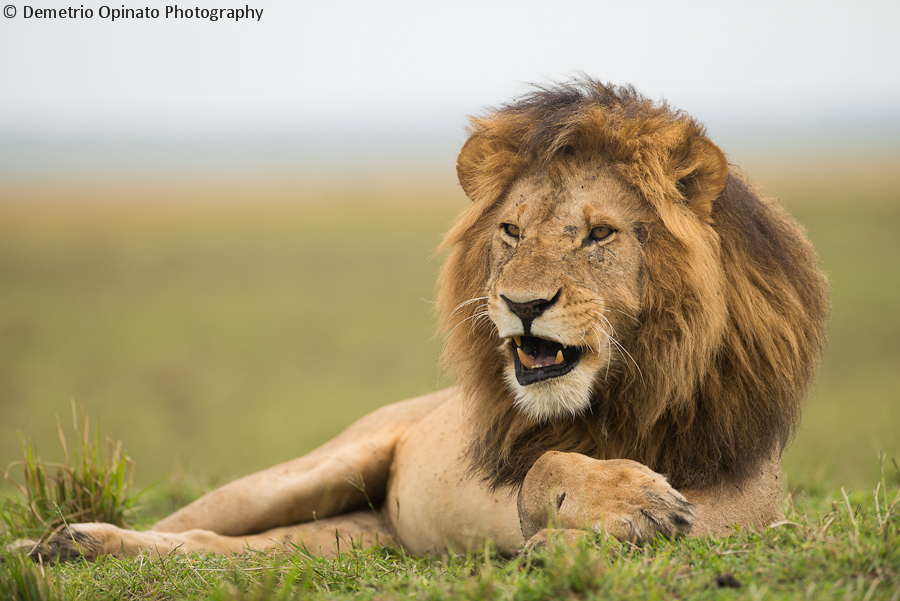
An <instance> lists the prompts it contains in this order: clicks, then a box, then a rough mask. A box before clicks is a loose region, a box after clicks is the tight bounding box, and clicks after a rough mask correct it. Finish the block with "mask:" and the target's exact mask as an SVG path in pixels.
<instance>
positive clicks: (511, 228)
mask: <svg viewBox="0 0 900 601" xmlns="http://www.w3.org/2000/svg"><path fill="white" fill-rule="evenodd" d="M503 232H504V233H505V234H506V235H507V236H510V237H511V238H518V237H519V226H518V225H513V224H512V223H504V224H503Z"/></svg>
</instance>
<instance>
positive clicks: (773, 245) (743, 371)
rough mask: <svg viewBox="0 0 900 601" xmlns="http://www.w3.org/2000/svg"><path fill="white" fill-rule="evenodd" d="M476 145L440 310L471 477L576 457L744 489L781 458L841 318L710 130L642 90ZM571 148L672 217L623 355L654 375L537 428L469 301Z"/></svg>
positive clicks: (571, 96) (581, 96)
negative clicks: (459, 395) (495, 247)
mask: <svg viewBox="0 0 900 601" xmlns="http://www.w3.org/2000/svg"><path fill="white" fill-rule="evenodd" d="M470 134H471V135H470V137H469V140H468V141H467V142H466V144H465V146H464V147H463V149H462V151H461V152H460V156H459V160H458V164H457V171H458V174H459V178H460V183H461V185H462V186H463V189H464V190H465V191H466V193H467V194H468V195H469V197H470V198H471V199H472V200H473V201H474V202H473V204H472V205H471V206H470V207H469V208H468V209H467V210H466V211H465V212H464V213H463V214H462V215H461V217H460V219H459V221H458V223H457V224H456V225H455V226H454V228H453V229H452V230H451V231H450V233H449V234H448V235H447V237H446V239H445V241H444V244H443V248H447V249H450V250H451V252H450V254H449V256H448V259H447V262H446V263H445V265H444V268H443V271H442V274H441V278H440V293H439V298H438V308H439V311H440V315H441V326H442V328H443V329H444V331H445V332H446V333H447V334H446V344H445V350H444V361H445V363H446V364H447V365H448V366H450V367H453V368H455V369H456V370H457V377H458V384H459V386H460V387H461V389H462V391H463V394H465V395H466V397H467V398H468V400H469V405H470V408H471V415H470V417H471V424H472V426H473V428H474V431H473V436H474V438H473V440H472V442H471V447H470V450H469V459H470V461H471V465H472V469H473V473H475V474H478V475H480V476H481V477H483V478H484V479H485V480H486V481H487V482H488V483H490V484H491V485H492V486H493V487H495V488H496V487H503V486H509V485H517V484H520V483H521V481H522V479H523V478H524V476H525V474H526V473H527V471H528V469H529V468H530V467H531V465H532V464H533V463H534V462H535V461H536V460H537V459H538V457H540V455H541V454H543V453H544V452H546V451H548V450H559V451H574V452H579V453H583V454H585V455H589V456H591V457H596V458H629V459H634V460H636V461H640V462H642V463H644V464H646V465H647V466H649V467H650V468H651V469H654V470H656V471H657V472H660V473H664V474H667V475H668V476H669V479H670V482H671V483H672V484H673V485H674V486H675V487H676V488H678V487H690V486H700V485H708V484H713V483H717V482H723V481H727V480H739V479H741V478H743V477H745V476H746V475H747V474H748V473H750V471H751V470H753V469H754V468H755V467H756V466H757V465H758V464H759V462H760V461H761V460H762V459H764V458H765V457H767V456H768V455H769V454H770V453H772V452H773V451H774V452H779V451H780V449H781V448H782V447H783V445H784V444H786V442H787V441H788V439H789V438H790V436H791V434H792V432H793V430H794V428H795V427H796V425H797V423H798V419H799V412H800V405H801V401H802V398H803V396H804V395H805V393H806V391H807V389H808V387H809V384H810V382H811V381H812V378H813V375H814V372H815V368H816V365H817V363H818V358H819V354H820V351H821V348H822V345H823V344H824V329H825V324H826V321H827V317H828V311H829V305H828V287H827V283H826V281H825V278H824V276H823V275H822V274H821V272H820V271H819V270H818V267H817V262H818V260H817V257H816V255H815V253H814V251H813V249H812V247H811V246H810V244H809V242H808V241H807V240H806V238H805V236H804V233H803V230H802V228H800V226H798V225H797V224H796V223H795V222H794V221H793V220H792V219H791V218H790V217H789V216H788V215H787V214H786V213H785V212H784V211H783V210H782V209H781V208H780V207H779V206H778V205H777V204H776V203H774V201H771V200H769V199H767V198H765V197H763V196H762V195H761V194H759V193H758V192H757V191H756V190H754V189H753V188H752V187H751V186H750V185H748V184H747V182H746V181H745V180H744V179H743V177H742V176H741V175H740V173H738V172H737V171H736V169H735V168H733V167H732V168H729V167H728V166H727V164H726V163H725V162H724V157H723V156H722V155H721V152H720V151H719V150H718V148H716V147H715V146H714V145H712V144H711V143H710V142H709V141H708V140H706V138H705V137H704V134H705V132H704V129H703V127H702V126H701V125H700V124H698V123H697V122H696V121H694V120H693V119H692V118H690V117H689V116H688V115H686V114H684V113H681V112H678V111H673V110H671V109H669V108H668V106H666V105H665V104H655V103H653V102H651V101H649V100H647V99H646V98H643V97H642V96H640V95H639V94H637V93H636V92H635V91H634V90H633V89H632V88H630V87H626V88H616V87H612V86H606V85H603V84H601V83H599V82H596V81H593V80H584V81H581V82H574V83H571V84H566V85H562V86H558V87H552V88H544V89H538V90H537V91H535V92H534V93H532V94H530V95H528V96H526V97H524V98H523V99H521V100H519V101H518V102H515V103H512V104H509V105H506V106H504V107H501V108H500V109H498V110H496V111H494V112H491V113H489V114H487V115H485V116H483V117H477V118H473V119H472V127H471V130H470ZM563 151H564V152H566V153H567V154H575V155H576V156H584V157H586V158H588V159H590V158H595V159H598V160H603V161H604V162H606V163H609V164H611V165H613V166H614V167H615V169H616V171H617V173H618V174H619V175H620V177H621V178H622V179H623V181H625V182H626V183H627V184H628V185H630V186H631V187H633V188H634V189H635V190H636V191H637V192H638V193H639V194H640V195H641V197H642V198H643V199H644V200H645V201H646V203H647V205H648V206H649V207H651V208H652V209H653V212H654V214H655V215H656V216H657V219H656V220H654V221H652V222H651V223H649V224H648V225H647V231H646V232H645V235H646V242H645V244H644V277H645V280H646V281H645V285H644V287H643V288H644V290H645V294H644V297H643V298H642V309H641V312H640V314H639V315H638V319H639V321H640V325H639V326H638V327H637V329H636V331H635V333H634V335H633V336H631V337H630V339H627V340H623V341H621V342H622V343H623V344H624V345H625V346H626V347H627V349H628V351H629V353H630V354H631V355H632V356H633V357H634V358H635V360H636V363H637V364H638V365H640V366H641V373H638V372H637V371H636V370H635V369H634V368H633V367H632V366H629V365H626V366H625V367H624V369H623V370H622V371H621V373H619V374H618V375H617V377H616V378H614V379H611V380H610V381H609V382H608V383H604V385H603V386H602V387H601V388H600V389H599V390H598V391H597V393H596V395H595V398H594V400H593V403H592V406H591V411H590V412H588V413H586V414H584V415H581V416H579V417H576V418H567V419H559V420H554V421H550V422H549V423H544V424H538V423H535V422H534V421H532V420H531V419H529V418H527V417H525V416H524V415H523V414H522V413H521V412H519V411H518V410H517V409H515V408H514V407H513V397H512V394H511V392H510V391H509V390H508V389H507V387H506V384H505V382H504V379H503V376H502V362H501V358H500V356H499V354H498V353H497V352H496V348H497V347H498V346H499V344H500V343H501V341H500V339H499V338H498V337H497V336H496V333H495V330H494V329H493V328H492V327H491V326H490V324H486V323H484V322H483V321H480V320H479V319H478V318H477V316H476V314H477V313H478V311H479V310H483V308H484V307H483V305H480V303H477V302H473V303H470V304H468V305H462V303H464V302H465V301H468V300H470V299H476V298H479V297H484V296H485V287H486V282H487V277H488V274H489V269H490V240H491V233H492V231H493V229H494V223H493V221H492V215H493V213H494V211H495V210H496V207H497V206H498V203H499V202H500V201H501V200H502V199H503V195H504V193H505V191H506V190H507V189H508V187H509V185H510V183H511V182H512V181H513V180H514V179H515V178H516V177H517V176H518V175H520V174H521V173H523V172H524V171H525V170H527V169H534V168H551V167H552V165H553V161H554V158H555V157H556V156H557V155H558V153H560V152H563ZM467 319H468V320H469V321H466V322H464V320H467ZM461 323H463V325H462V326H460V327H457V326H459V324H461Z"/></svg>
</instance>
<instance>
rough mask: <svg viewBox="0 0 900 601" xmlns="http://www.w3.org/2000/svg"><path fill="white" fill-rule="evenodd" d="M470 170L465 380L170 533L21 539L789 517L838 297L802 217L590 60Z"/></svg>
mask: <svg viewBox="0 0 900 601" xmlns="http://www.w3.org/2000/svg"><path fill="white" fill-rule="evenodd" d="M457 173H458V176H459V181H460V184H461V185H462V188H463V190H465V192H466V194H467V195H468V196H469V197H470V198H471V199H472V201H473V202H472V204H471V206H470V207H469V208H468V209H467V210H466V211H464V212H463V214H462V215H461V216H460V218H459V220H458V221H457V223H456V225H455V226H454V227H453V229H452V230H451V231H450V232H449V233H448V235H447V237H446V239H445V241H444V243H443V246H442V248H443V249H445V250H446V251H448V256H447V260H446V263H445V265H444V269H443V271H442V273H441V276H440V292H439V297H438V308H439V312H440V325H441V328H442V329H443V331H444V332H445V335H446V344H445V348H444V355H443V360H444V362H445V364H446V365H447V366H448V367H449V368H451V369H454V370H455V371H456V377H457V385H456V386H455V387H454V388H452V389H448V390H445V391H441V392H438V393H434V394H432V395H428V396H425V397H420V398H417V399H412V400H410V401H405V402H403V403H398V404H394V405H390V406H388V407H385V408H383V409H381V410H379V411H376V412H374V413H372V414H370V415H368V416H366V417H364V418H362V419H361V420H359V422H357V423H356V424H354V425H352V426H351V427H350V428H349V429H348V430H347V431H346V432H344V433H343V434H341V435H340V436H339V437H337V438H336V439H335V440H333V441H331V442H330V443H328V444H326V445H324V446H323V447H321V448H319V449H317V450H315V451H313V452H312V453H310V454H309V455H306V456H304V457H301V458H299V459H295V460H293V461H290V462H288V463H285V464H282V465H280V466H276V467H274V468H270V469H269V470H265V471H263V472H260V473H258V474H254V475H251V476H247V477H246V478H243V479H241V480H238V481H236V482H233V483H231V484H229V485H226V486H225V487H223V488H221V489H219V490H217V491H213V492H212V493H210V494H208V495H207V496H205V497H203V498H202V499H200V500H198V501H196V502H194V503H192V504H191V505H189V506H187V507H185V508H183V509H182V510H180V511H178V512H176V513H175V514H174V515H172V516H170V517H168V518H166V519H164V520H162V521H161V522H159V523H158V524H157V525H156V526H154V528H153V529H152V530H151V531H148V532H133V531H126V530H120V529H117V528H115V527H112V526H109V525H107V524H77V525H74V526H72V527H71V529H70V531H69V532H67V533H62V534H60V535H58V536H57V537H56V538H54V539H53V540H51V541H48V542H42V543H41V544H35V543H24V544H23V545H20V546H25V547H26V548H30V549H32V553H33V554H34V555H35V556H40V557H43V558H44V559H48V560H51V559H67V558H69V557H72V556H75V555H77V554H79V553H80V554H83V555H85V556H87V557H96V556H99V555H103V554H125V555H131V554H136V553H140V552H143V551H146V550H148V549H152V550H154V551H155V552H168V551H171V550H175V549H179V550H181V551H194V550H206V551H213V552H237V551H240V550H242V549H244V548H247V547H250V548H257V549H263V548H283V547H284V546H285V545H286V544H288V543H295V544H301V545H305V546H306V547H307V548H309V549H310V551H313V552H319V553H323V554H327V553H331V552H334V551H335V550H336V544H337V543H339V544H342V545H346V544H350V543H351V542H358V543H360V544H366V545H367V544H372V543H373V542H374V541H375V540H376V538H377V539H378V540H395V541H397V543H399V544H401V545H403V546H404V548H406V549H408V550H409V551H411V552H415V553H441V552H443V551H445V550H447V549H458V550H464V549H465V548H467V547H471V546H472V545H480V544H482V543H483V541H484V540H485V539H491V540H493V541H494V542H495V543H496V544H497V546H498V548H499V549H501V550H502V551H505V552H510V553H511V552H514V551H515V550H516V549H517V548H519V547H521V545H522V544H523V543H525V542H526V540H527V543H528V545H529V546H535V545H538V544H542V543H543V542H545V541H547V540H549V539H550V538H551V537H552V532H553V531H555V530H559V531H560V532H561V536H562V537H563V538H564V539H572V538H574V537H577V536H578V535H579V534H578V533H579V532H585V531H592V530H605V531H607V532H609V533H610V534H612V535H613V536H615V537H617V538H619V539H621V540H628V541H634V542H641V541H646V540H650V539H652V538H653V537H655V536H656V535H657V534H663V535H665V536H670V537H675V536H680V535H683V534H686V533H690V534H692V535H695V536H704V535H725V534H728V533H729V532H730V531H731V528H732V527H733V525H735V524H737V525H740V526H741V527H751V526H757V527H761V526H765V525H767V524H769V523H771V522H772V521H774V520H776V519H778V517H779V515H780V498H781V451H782V449H783V447H784V445H785V444H786V443H787V441H788V439H789V437H790V435H791V433H792V432H793V429H794V428H795V426H796V424H797V422H798V419H799V410H800V404H801V400H802V398H803V395H804V394H805V392H806V390H807V388H808V386H809V383H810V381H811V379H812V377H813V374H814V371H815V367H816V363H817V361H818V357H819V353H820V350H821V347H822V345H823V343H824V328H825V322H826V319H827V315H828V298H827V292H828V290H827V283H826V281H825V278H824V277H823V275H822V274H821V273H820V272H819V270H818V268H817V266H816V264H817V259H816V256H815V253H814V252H813V250H812V248H811V246H810V244H809V243H808V242H807V240H806V238H805V236H804V234H803V231H802V229H801V228H800V227H799V226H798V225H797V224H796V223H795V222H794V221H793V220H791V219H790V217H788V216H787V214H786V213H785V212H784V211H783V210H782V209H781V208H780V207H778V206H777V204H776V203H775V202H774V201H772V200H770V199H767V198H765V197H764V196H763V195H761V194H760V193H759V192H757V191H756V190H754V189H753V188H752V187H751V186H750V185H749V184H748V183H747V182H746V180H745V179H744V178H743V176H742V175H741V174H740V173H739V172H738V171H737V170H736V169H735V168H734V167H731V166H729V165H728V164H727V161H726V160H725V156H724V154H723V153H722V152H721V151H720V150H719V149H718V147H716V146H715V145H714V144H713V143H712V142H710V141H709V140H708V139H707V138H706V137H705V132H704V130H703V128H702V127H701V126H700V125H699V124H698V123H697V122H696V121H694V120H693V119H691V118H690V117H689V116H687V115H685V114H683V113H680V112H677V111H672V110H670V109H669V108H668V107H667V106H666V105H664V104H662V105H660V104H654V103H652V102H650V101H648V100H646V99H644V98H642V97H641V96H639V95H638V94H637V93H635V92H634V91H633V90H631V89H630V88H614V87H610V86H605V85H602V84H600V83H598V82H595V81H592V80H584V81H581V82H575V83H572V84H569V85H563V86H558V87H555V88H549V89H540V90H538V91H536V92H535V93H534V94H532V95H531V96H528V97H526V98H524V99H521V100H520V101H518V102H515V103H513V104H510V105H507V106H504V107H501V108H500V109H498V110H496V111H494V112H491V113H489V114H487V115H485V116H483V117H478V118H474V119H472V127H471V135H470V137H469V139H468V141H467V142H466V143H465V145H464V146H463V149H462V150H461V152H460V154H459V159H458V164H457ZM521 336H526V337H534V338H533V339H531V340H538V342H532V343H531V344H532V346H531V347H529V346H527V344H526V349H530V351H529V352H533V353H534V354H533V356H531V355H528V356H531V359H530V360H531V361H534V362H535V365H537V363H538V362H539V363H540V366H539V367H541V366H548V365H551V363H552V362H553V357H552V356H551V355H552V353H554V352H556V349H557V348H558V349H559V352H560V353H562V352H563V349H564V350H565V352H566V353H570V355H566V356H565V357H563V359H564V360H563V362H562V363H561V364H560V365H561V367H560V369H562V368H563V367H564V368H566V369H568V370H569V371H567V372H565V373H561V374H559V375H556V376H554V377H547V376H546V374H547V373H548V372H546V371H545V372H543V373H544V374H545V375H544V376H541V377H539V378H538V379H537V380H536V381H533V382H529V381H527V379H526V380H525V381H524V382H525V383H522V382H521V381H520V380H519V376H517V375H516V374H517V371H516V370H517V369H521V370H523V371H522V372H521V373H525V371H524V370H527V367H522V366H523V365H524V364H520V365H519V366H518V367H517V364H516V361H517V359H516V357H520V356H521V355H518V354H517V353H518V351H516V350H515V348H516V347H517V346H518V343H517V342H515V340H516V339H517V338H519V337H521ZM520 340H521V339H520ZM535 349H537V350H535ZM541 349H552V351H547V352H546V353H545V352H544V350H541ZM520 350H521V349H520ZM548 353H549V354H548ZM526 354H527V353H526ZM528 356H526V360H528ZM560 356H562V355H560ZM572 357H576V358H572ZM528 371H529V373H530V374H531V375H533V374H540V373H541V372H540V370H538V371H534V372H531V371H530V370H528ZM520 375H521V374H520ZM363 487H364V489H365V494H363V492H362V490H361V489H362V488H363ZM369 501H371V502H373V503H374V504H376V505H377V506H378V510H377V512H371V511H369V512H367V511H366V510H365V507H366V505H367V503H368V502H369ZM333 531H336V535H332V532H333Z"/></svg>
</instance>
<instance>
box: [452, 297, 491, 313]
mask: <svg viewBox="0 0 900 601" xmlns="http://www.w3.org/2000/svg"><path fill="white" fill-rule="evenodd" d="M487 299H488V297H486V296H478V297H475V298H470V299H469V300H466V301H463V302H461V303H459V304H458V305H456V308H455V309H453V313H451V314H450V317H453V316H454V315H456V314H457V313H459V311H460V310H461V309H462V308H463V307H465V306H467V305H471V304H472V303H477V302H478V301H483V300H487ZM485 304H487V303H485Z"/></svg>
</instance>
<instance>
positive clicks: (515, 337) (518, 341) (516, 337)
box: [513, 336, 522, 346]
mask: <svg viewBox="0 0 900 601" xmlns="http://www.w3.org/2000/svg"><path fill="white" fill-rule="evenodd" d="M513 340H515V341H516V346H522V337H521V336H513Z"/></svg>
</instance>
